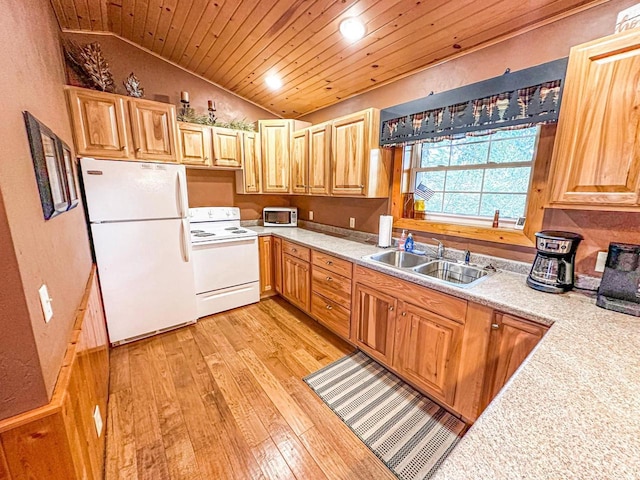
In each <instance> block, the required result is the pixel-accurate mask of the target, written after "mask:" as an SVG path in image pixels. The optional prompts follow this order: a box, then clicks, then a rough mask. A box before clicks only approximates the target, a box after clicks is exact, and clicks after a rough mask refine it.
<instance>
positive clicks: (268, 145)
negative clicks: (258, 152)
mask: <svg viewBox="0 0 640 480" xmlns="http://www.w3.org/2000/svg"><path fill="white" fill-rule="evenodd" d="M258 124H259V126H260V141H261V143H262V182H263V183H262V192H263V193H289V174H290V170H289V162H290V151H289V149H290V142H291V132H292V121H291V120H261V121H260V122H258Z"/></svg>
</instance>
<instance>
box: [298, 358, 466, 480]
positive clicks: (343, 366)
mask: <svg viewBox="0 0 640 480" xmlns="http://www.w3.org/2000/svg"><path fill="white" fill-rule="evenodd" d="M304 381H305V382H306V383H307V384H308V385H309V387H311V389H313V391H315V392H316V394H318V396H319V397H320V398H321V399H322V400H323V401H324V402H325V403H326V404H327V405H328V406H329V408H331V410H333V411H334V412H335V413H336V415H338V416H339V417H340V418H341V419H342V421H343V422H344V423H345V424H347V425H348V426H349V428H351V430H353V432H354V433H355V434H356V435H357V436H358V437H359V438H360V440H362V441H363V442H364V443H365V444H366V445H367V446H368V447H369V448H370V449H371V451H373V453H375V454H376V455H377V456H378V458H380V459H381V460H382V461H383V462H384V463H385V464H386V465H387V467H389V469H390V470H391V471H392V472H393V473H395V475H396V476H397V477H398V478H399V479H401V480H418V479H420V480H422V479H425V480H426V479H429V478H431V476H432V475H433V474H434V473H435V471H436V470H437V469H438V467H439V466H440V464H441V463H442V461H443V460H444V459H445V458H446V457H447V455H448V454H449V452H450V451H451V450H453V447H455V446H456V444H457V443H458V441H459V440H460V437H461V435H462V432H463V431H464V427H465V424H464V423H463V422H461V421H460V420H458V419H457V418H456V417H454V416H453V415H451V414H450V413H448V412H447V411H446V410H444V409H443V408H442V407H440V406H438V405H437V404H435V403H434V402H432V401H430V400H429V399H428V398H426V397H424V396H423V395H421V394H420V393H419V392H417V391H416V390H414V389H413V388H412V387H410V386H409V385H407V384H406V383H404V382H403V381H402V380H400V379H399V378H398V377H396V376H395V375H393V374H392V373H391V372H389V371H388V370H386V369H385V368H384V367H383V366H381V365H380V364H378V363H376V362H375V361H373V360H371V359H370V358H369V357H367V356H366V355H365V354H364V353H362V352H359V351H357V352H354V353H352V354H351V355H348V356H346V357H344V358H341V359H340V360H338V361H336V362H334V363H332V364H330V365H327V366H326V367H324V368H323V369H321V370H319V371H317V372H315V373H312V374H311V375H309V376H307V377H305V378H304Z"/></svg>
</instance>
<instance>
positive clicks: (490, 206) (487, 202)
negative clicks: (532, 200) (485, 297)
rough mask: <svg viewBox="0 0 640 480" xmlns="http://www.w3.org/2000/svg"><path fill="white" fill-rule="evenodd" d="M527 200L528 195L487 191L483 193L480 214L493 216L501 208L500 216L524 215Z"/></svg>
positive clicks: (513, 216) (515, 216)
mask: <svg viewBox="0 0 640 480" xmlns="http://www.w3.org/2000/svg"><path fill="white" fill-rule="evenodd" d="M526 202H527V196H526V195H524V194H523V195H509V194H500V193H485V194H483V195H482V205H481V206H480V215H482V216H486V217H493V214H494V213H495V211H496V210H500V218H518V217H522V216H524V209H525V205H526Z"/></svg>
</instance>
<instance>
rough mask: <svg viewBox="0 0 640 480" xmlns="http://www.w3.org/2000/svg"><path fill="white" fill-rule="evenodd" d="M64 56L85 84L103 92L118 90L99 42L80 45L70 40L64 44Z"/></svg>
mask: <svg viewBox="0 0 640 480" xmlns="http://www.w3.org/2000/svg"><path fill="white" fill-rule="evenodd" d="M64 56H65V59H66V61H67V64H68V65H69V67H70V68H71V69H72V70H73V71H74V72H75V74H76V75H77V76H78V79H79V80H80V81H81V82H82V83H83V84H84V85H83V86H85V87H88V88H92V89H94V90H100V91H102V92H110V93H114V92H115V91H116V86H115V83H114V82H113V75H112V74H111V71H110V70H109V64H108V63H107V60H106V59H105V58H104V55H103V54H102V48H101V47H100V44H99V43H98V42H94V43H89V44H87V45H85V46H84V47H80V46H78V45H77V44H76V43H75V42H73V41H71V40H68V41H66V42H65V44H64Z"/></svg>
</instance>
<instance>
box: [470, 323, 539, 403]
mask: <svg viewBox="0 0 640 480" xmlns="http://www.w3.org/2000/svg"><path fill="white" fill-rule="evenodd" d="M491 329H492V331H491V338H490V340H489V352H488V355H487V370H486V376H485V382H484V390H483V395H482V409H484V408H485V407H486V406H487V405H488V404H489V402H491V400H493V398H494V397H495V396H496V395H497V394H498V392H499V391H500V390H501V389H502V387H504V385H505V384H506V383H507V381H508V380H509V378H511V375H513V373H514V372H515V371H516V370H517V369H518V367H519V366H520V364H521V363H522V362H523V361H524V359H525V358H527V356H528V355H529V353H531V350H533V348H534V347H535V346H536V345H537V344H538V342H539V341H540V339H541V338H542V337H543V336H544V334H545V333H546V331H547V330H548V328H547V327H544V326H542V325H538V324H535V323H532V322H529V321H527V320H523V319H520V318H516V317H513V316H511V315H507V314H503V313H495V317H494V322H493V324H492V325H491Z"/></svg>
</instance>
